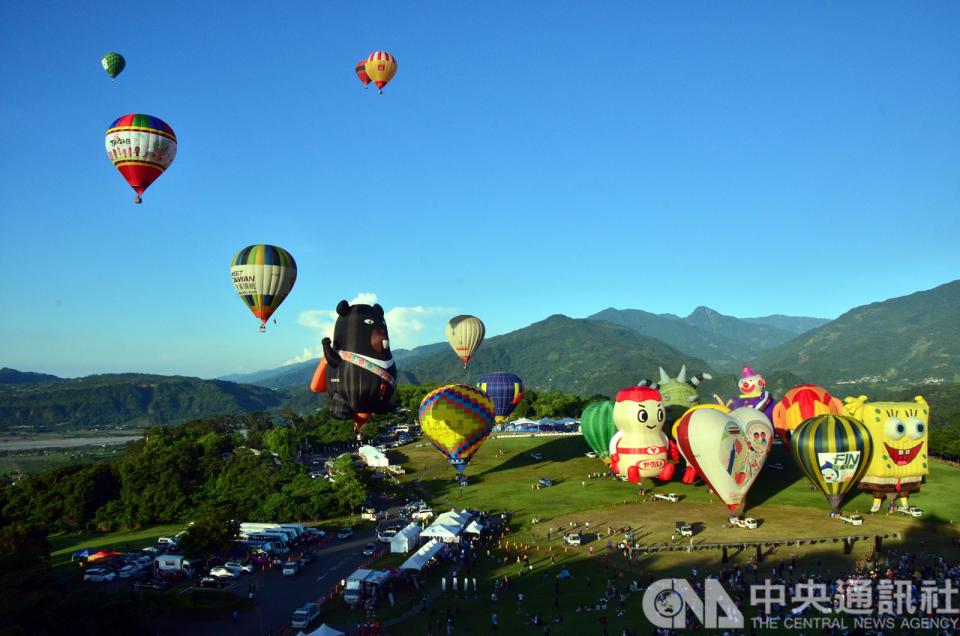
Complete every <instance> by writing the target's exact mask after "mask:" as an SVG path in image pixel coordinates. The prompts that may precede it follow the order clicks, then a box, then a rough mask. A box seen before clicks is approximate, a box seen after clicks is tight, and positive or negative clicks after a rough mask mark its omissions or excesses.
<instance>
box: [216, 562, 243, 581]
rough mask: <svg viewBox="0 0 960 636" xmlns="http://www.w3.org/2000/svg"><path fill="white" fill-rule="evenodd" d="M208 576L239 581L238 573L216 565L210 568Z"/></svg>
mask: <svg viewBox="0 0 960 636" xmlns="http://www.w3.org/2000/svg"><path fill="white" fill-rule="evenodd" d="M210 576H215V577H217V578H223V577H226V578H229V579H239V578H240V573H239V572H235V571H233V570H230V569H228V568H225V567H223V566H222V565H218V566H216V567H213V568H210Z"/></svg>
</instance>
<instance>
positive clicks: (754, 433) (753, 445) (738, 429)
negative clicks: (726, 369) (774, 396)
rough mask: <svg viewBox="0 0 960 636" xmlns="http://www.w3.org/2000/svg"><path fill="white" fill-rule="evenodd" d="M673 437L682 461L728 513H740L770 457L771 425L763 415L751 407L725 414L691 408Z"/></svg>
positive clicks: (675, 428) (676, 427)
mask: <svg viewBox="0 0 960 636" xmlns="http://www.w3.org/2000/svg"><path fill="white" fill-rule="evenodd" d="M674 435H675V436H676V438H677V445H678V446H679V447H680V452H681V453H683V456H684V459H686V460H687V462H688V463H689V464H690V465H692V466H693V467H694V468H695V469H696V470H697V472H698V473H700V475H701V477H702V478H703V480H704V481H705V482H706V483H707V485H708V486H710V488H711V489H712V490H713V491H714V492H715V493H717V495H718V496H719V497H720V499H722V500H723V502H724V503H725V504H727V507H728V508H729V509H730V510H731V511H733V512H740V511H741V509H742V508H743V504H744V499H745V498H746V496H747V493H748V492H749V491H750V487H751V486H753V482H754V481H756V479H757V476H758V475H759V474H760V470H761V469H762V468H763V464H764V462H766V461H767V456H768V455H769V454H770V445H771V444H772V443H773V425H772V424H771V423H770V420H769V419H768V418H767V416H766V415H764V413H763V412H762V411H758V410H757V409H754V408H751V407H742V408H739V409H734V410H733V411H730V412H729V413H724V412H723V411H721V410H717V409H691V410H690V411H687V412H686V413H684V415H683V417H681V418H680V420H679V421H678V422H677V424H676V426H675V427H674Z"/></svg>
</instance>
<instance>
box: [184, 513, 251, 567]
mask: <svg viewBox="0 0 960 636" xmlns="http://www.w3.org/2000/svg"><path fill="white" fill-rule="evenodd" d="M239 535H240V522H239V521H237V520H236V519H234V518H230V517H229V515H228V514H226V513H225V512H224V511H222V510H216V509H209V508H208V509H206V510H204V511H203V512H202V513H201V514H200V516H199V517H198V519H197V520H196V521H195V522H193V523H192V524H191V525H190V527H189V528H187V533H186V534H185V535H183V536H182V537H181V538H180V552H181V553H182V554H183V555H184V556H187V557H191V558H202V557H207V556H209V555H211V554H216V553H219V552H226V551H227V550H229V549H230V548H231V547H232V546H233V542H234V541H235V540H236V539H237V537H239Z"/></svg>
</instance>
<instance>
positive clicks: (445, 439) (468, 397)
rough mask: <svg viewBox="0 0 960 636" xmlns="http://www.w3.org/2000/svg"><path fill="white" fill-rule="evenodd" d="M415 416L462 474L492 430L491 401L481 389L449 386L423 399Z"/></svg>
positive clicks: (424, 430)
mask: <svg viewBox="0 0 960 636" xmlns="http://www.w3.org/2000/svg"><path fill="white" fill-rule="evenodd" d="M418 417H419V419H420V426H421V428H422V429H423V433H424V435H426V436H427V439H429V440H430V443H431V444H433V446H434V447H435V448H436V449H437V450H438V451H440V452H441V453H443V455H444V457H446V458H447V459H448V460H449V461H450V463H451V464H452V465H453V467H454V468H456V469H457V471H458V472H463V469H464V468H465V467H466V465H467V463H468V462H469V461H470V458H471V457H473V455H474V453H476V452H477V449H479V448H480V445H481V444H482V443H483V441H484V440H485V439H486V438H487V436H488V435H489V434H490V431H491V430H493V418H494V411H493V401H492V400H491V399H490V398H489V397H487V394H486V393H484V392H483V391H481V390H480V389H476V388H474V387H472V386H465V385H463V384H450V385H447V386H442V387H440V388H439V389H435V390H433V391H431V392H430V393H428V394H427V396H426V397H425V398H423V401H422V402H421V403H420V410H419V412H418Z"/></svg>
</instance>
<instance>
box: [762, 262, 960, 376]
mask: <svg viewBox="0 0 960 636" xmlns="http://www.w3.org/2000/svg"><path fill="white" fill-rule="evenodd" d="M754 366H755V368H758V369H765V370H775V369H782V370H789V371H792V372H794V373H796V374H798V375H800V376H803V377H807V378H811V379H813V380H814V381H817V382H821V383H824V384H841V385H842V384H847V383H849V384H859V385H864V384H867V385H869V384H880V385H888V386H910V385H918V384H924V383H935V382H958V381H960V281H953V282H951V283H947V284H945V285H940V286H939V287H935V288H934V289H929V290H926V291H921V292H917V293H914V294H910V295H909V296H901V297H899V298H891V299H889V300H885V301H882V302H875V303H871V304H869V305H863V306H861V307H856V308H854V309H851V310H850V311H848V312H847V313H845V314H843V315H842V316H840V317H839V318H837V319H836V320H833V321H831V322H829V323H827V324H825V325H823V326H821V327H818V328H816V329H814V330H813V331H810V332H807V333H805V334H803V335H801V336H799V337H798V338H795V339H794V340H791V341H790V342H786V343H784V344H782V345H780V346H777V347H774V348H772V349H768V350H766V351H764V352H762V353H760V354H759V355H758V356H757V359H756V365H754Z"/></svg>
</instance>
